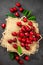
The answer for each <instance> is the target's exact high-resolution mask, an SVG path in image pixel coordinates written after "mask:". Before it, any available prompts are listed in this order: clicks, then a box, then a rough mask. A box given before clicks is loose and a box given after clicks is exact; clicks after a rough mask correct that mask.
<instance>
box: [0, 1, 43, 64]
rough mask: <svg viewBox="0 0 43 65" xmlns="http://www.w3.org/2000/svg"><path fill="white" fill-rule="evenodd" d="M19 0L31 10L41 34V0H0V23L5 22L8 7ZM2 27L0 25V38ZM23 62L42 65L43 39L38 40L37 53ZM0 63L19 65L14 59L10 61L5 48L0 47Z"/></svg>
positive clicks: (42, 25) (42, 13) (42, 9)
mask: <svg viewBox="0 0 43 65" xmlns="http://www.w3.org/2000/svg"><path fill="white" fill-rule="evenodd" d="M18 1H19V2H20V3H21V4H22V7H24V8H25V9H28V10H32V12H33V13H32V14H33V15H35V16H36V18H37V22H38V23H39V29H40V33H41V35H42V36H43V0H0V25H1V24H2V23H5V22H6V21H5V18H6V16H5V15H6V14H7V13H8V12H9V8H10V7H14V6H15V3H16V2H18ZM2 32H3V29H2V28H1V26H0V39H1V37H2ZM24 62H25V65H43V39H42V40H41V41H40V48H39V51H38V53H36V54H35V55H32V56H31V60H30V61H28V62H26V61H24ZM0 65H19V64H18V63H17V62H16V61H15V60H14V61H11V60H10V58H9V55H8V53H7V51H6V49H4V48H2V47H0Z"/></svg>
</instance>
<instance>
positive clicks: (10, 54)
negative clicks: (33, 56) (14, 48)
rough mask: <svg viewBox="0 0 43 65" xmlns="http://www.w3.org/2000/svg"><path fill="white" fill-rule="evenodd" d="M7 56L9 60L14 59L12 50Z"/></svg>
mask: <svg viewBox="0 0 43 65" xmlns="http://www.w3.org/2000/svg"><path fill="white" fill-rule="evenodd" d="M9 56H10V59H11V60H13V59H14V53H13V52H10V53H9Z"/></svg>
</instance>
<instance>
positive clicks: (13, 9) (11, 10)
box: [10, 3, 24, 17]
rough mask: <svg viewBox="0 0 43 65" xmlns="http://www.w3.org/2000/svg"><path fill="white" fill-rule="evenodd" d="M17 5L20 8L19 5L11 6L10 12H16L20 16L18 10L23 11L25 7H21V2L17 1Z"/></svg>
mask: <svg viewBox="0 0 43 65" xmlns="http://www.w3.org/2000/svg"><path fill="white" fill-rule="evenodd" d="M16 6H17V7H19V9H18V8H17V7H13V8H10V12H11V13H15V14H14V15H15V16H17V17H19V16H20V14H19V12H18V10H19V11H20V12H23V10H24V9H23V8H22V7H21V4H20V3H16Z"/></svg>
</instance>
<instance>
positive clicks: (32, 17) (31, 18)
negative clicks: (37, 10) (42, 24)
mask: <svg viewBox="0 0 43 65" xmlns="http://www.w3.org/2000/svg"><path fill="white" fill-rule="evenodd" d="M28 19H29V20H36V17H35V16H31V17H29V18H28Z"/></svg>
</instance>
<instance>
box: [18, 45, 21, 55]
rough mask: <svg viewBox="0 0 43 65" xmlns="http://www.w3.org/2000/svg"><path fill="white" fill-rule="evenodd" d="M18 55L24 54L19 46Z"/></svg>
mask: <svg viewBox="0 0 43 65" xmlns="http://www.w3.org/2000/svg"><path fill="white" fill-rule="evenodd" d="M18 53H19V54H22V49H21V47H20V46H18Z"/></svg>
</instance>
